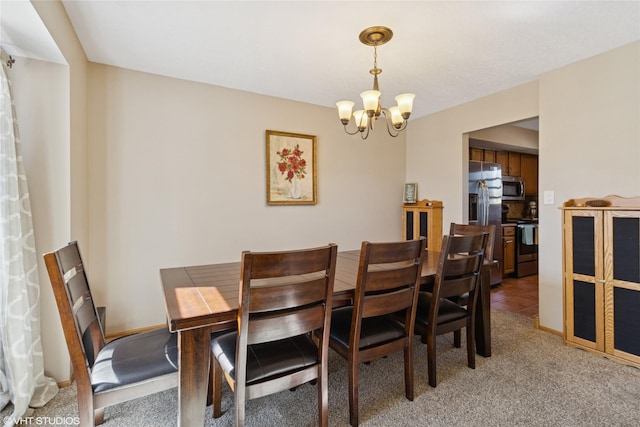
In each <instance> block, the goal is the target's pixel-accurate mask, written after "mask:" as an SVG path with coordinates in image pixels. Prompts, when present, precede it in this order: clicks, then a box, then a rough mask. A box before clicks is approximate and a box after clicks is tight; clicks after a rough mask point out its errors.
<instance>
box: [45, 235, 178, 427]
mask: <svg viewBox="0 0 640 427" xmlns="http://www.w3.org/2000/svg"><path fill="white" fill-rule="evenodd" d="M44 260H45V264H46V266H47V271H48V273H49V279H50V281H51V286H52V287H53V294H54V296H55V299H56V303H57V305H58V311H59V313H60V320H61V321H62V329H63V332H64V337H65V340H66V342H67V348H68V350H69V355H70V357H71V366H72V368H73V375H74V377H75V381H76V385H77V393H78V415H79V418H80V425H82V426H94V425H96V424H102V422H103V421H104V408H106V407H107V406H112V405H115V404H118V403H122V402H125V401H128V400H132V399H135V398H138V397H142V396H147V395H150V394H154V393H157V392H160V391H163V390H167V389H170V388H173V387H177V385H178V348H177V340H176V334H172V333H170V332H169V330H168V329H166V328H161V329H154V330H150V331H146V332H141V333H137V334H133V335H127V336H124V337H120V338H117V339H115V340H112V341H109V342H106V341H105V338H104V334H103V331H102V327H101V325H100V318H99V316H98V313H97V310H96V306H95V303H94V300H93V296H92V294H91V289H90V288H89V281H88V279H87V273H86V270H85V267H84V264H83V262H82V257H81V256H80V250H79V248H78V243H77V242H71V243H69V244H68V245H66V246H64V247H63V248H61V249H58V250H56V251H54V252H50V253H47V254H45V255H44ZM172 403H173V402H172Z"/></svg>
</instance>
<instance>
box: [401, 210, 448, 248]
mask: <svg viewBox="0 0 640 427" xmlns="http://www.w3.org/2000/svg"><path fill="white" fill-rule="evenodd" d="M402 230H403V236H402V239H403V240H413V239H417V238H419V237H420V236H424V237H426V238H427V249H429V250H433V251H439V250H440V246H441V245H442V202H440V201H437V200H420V201H419V202H417V203H411V204H405V205H404V206H402Z"/></svg>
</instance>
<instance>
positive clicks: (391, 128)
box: [336, 27, 415, 139]
mask: <svg viewBox="0 0 640 427" xmlns="http://www.w3.org/2000/svg"><path fill="white" fill-rule="evenodd" d="M391 37H393V32H392V31H391V29H390V28H387V27H369V28H365V29H364V30H362V32H361V33H360V42H361V43H362V44H365V45H367V46H373V68H372V69H371V70H369V73H371V74H372V75H373V89H372V90H366V91H364V92H362V93H361V94H360V96H361V97H362V103H363V104H364V109H362V110H358V111H355V112H353V118H354V121H355V125H356V129H355V130H353V131H349V129H347V125H348V124H349V121H350V119H351V113H352V111H353V106H354V105H355V104H354V103H353V102H352V101H340V102H337V103H336V106H337V107H338V114H339V116H340V121H341V122H342V124H343V125H344V130H345V132H347V133H348V134H349V135H355V134H357V133H360V137H361V138H362V139H367V137H368V136H369V130H373V129H374V128H375V123H376V121H377V120H378V119H379V118H380V116H384V119H385V123H386V125H387V132H389V135H391V136H392V137H394V138H395V137H396V136H398V135H400V132H401V131H403V130H405V129H406V127H407V121H408V120H409V116H410V115H411V109H412V108H413V98H414V97H415V95H414V94H413V93H403V94H401V95H398V96H396V98H395V99H396V102H397V103H398V105H395V106H393V107H391V108H389V109H387V108H384V107H382V105H381V104H380V95H381V93H380V88H379V87H378V74H380V73H382V70H381V69H380V68H378V46H382V45H383V44H385V43H386V42H388V41H389V40H391Z"/></svg>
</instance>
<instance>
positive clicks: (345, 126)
mask: <svg viewBox="0 0 640 427" xmlns="http://www.w3.org/2000/svg"><path fill="white" fill-rule="evenodd" d="M343 126H344V131H345V132H346V133H347V134H348V135H355V134H357V133H358V132H360V131H359V130H358V128H357V127H356V130H354V131H353V132H349V129H347V125H343Z"/></svg>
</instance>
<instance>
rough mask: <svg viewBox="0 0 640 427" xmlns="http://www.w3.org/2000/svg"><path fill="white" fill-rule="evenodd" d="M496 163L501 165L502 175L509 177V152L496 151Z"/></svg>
mask: <svg viewBox="0 0 640 427" xmlns="http://www.w3.org/2000/svg"><path fill="white" fill-rule="evenodd" d="M496 163H499V164H500V168H501V169H502V175H509V173H508V172H509V153H508V152H507V151H496Z"/></svg>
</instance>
